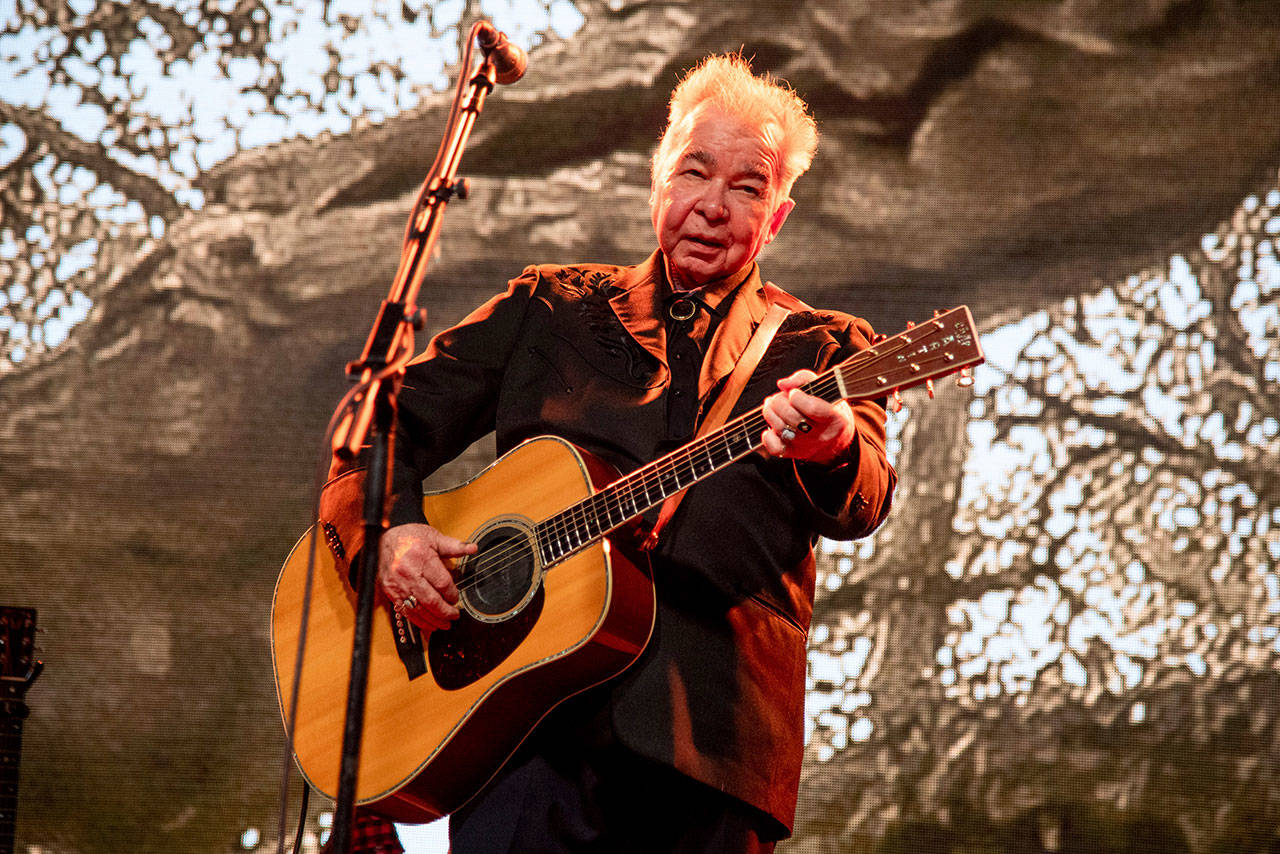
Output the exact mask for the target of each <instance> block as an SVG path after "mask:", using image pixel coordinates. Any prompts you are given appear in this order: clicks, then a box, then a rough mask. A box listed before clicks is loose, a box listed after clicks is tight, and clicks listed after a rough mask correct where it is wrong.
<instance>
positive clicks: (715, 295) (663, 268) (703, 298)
mask: <svg viewBox="0 0 1280 854" xmlns="http://www.w3.org/2000/svg"><path fill="white" fill-rule="evenodd" d="M667 263H668V262H667V257H666V255H663V256H662V263H661V264H660V265H657V270H658V272H660V273H661V279H662V281H661V288H662V293H663V302H670V301H671V300H672V299H673V298H679V297H682V296H684V297H695V298H696V299H697V300H698V301H699V302H701V303H702V304H703V305H705V306H706V307H707V308H708V309H710V310H711V311H714V312H715V313H716V314H717V315H719V316H721V317H723V316H724V311H723V310H722V309H721V308H720V305H721V303H722V302H724V299H725V297H727V296H729V295H730V294H732V293H733V292H734V291H735V290H737V289H738V286H739V285H741V284H742V283H743V282H745V281H746V280H747V279H748V278H750V277H751V274H752V273H754V272H755V269H756V262H755V261H752V262H751V263H750V264H747V265H746V266H745V267H743V268H742V269H741V270H739V271H738V272H736V273H734V274H733V275H731V276H726V277H725V278H723V279H716V280H715V281H713V282H708V283H707V284H705V285H703V286H702V287H700V288H692V289H691V290H687V291H677V290H675V288H673V287H672V286H671V277H670V276H668V275H667Z"/></svg>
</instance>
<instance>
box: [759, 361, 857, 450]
mask: <svg viewBox="0 0 1280 854" xmlns="http://www.w3.org/2000/svg"><path fill="white" fill-rule="evenodd" d="M815 377H817V374H815V373H814V372H813V371H796V372H795V373H794V374H792V375H791V376H789V377H786V378H785V379H780V380H778V388H779V389H780V390H779V391H778V392H777V393H776V394H772V395H770V396H769V397H768V399H766V400H765V402H764V420H765V421H766V422H767V423H768V424H769V428H768V429H767V430H765V431H764V435H763V442H764V450H765V453H767V454H768V455H769V456H771V457H785V458H787V459H791V460H805V461H808V462H812V463H830V462H833V461H834V460H836V459H839V458H840V457H841V456H842V455H843V454H844V453H845V452H846V451H847V450H848V449H849V445H850V444H851V443H852V442H853V441H854V439H856V438H857V435H858V428H857V426H856V425H855V424H854V420H853V408H852V407H850V406H849V401H847V400H841V401H839V402H838V403H828V402H827V401H825V400H823V399H822V398H820V397H814V396H813V395H810V394H805V393H804V392H803V391H800V386H802V385H804V384H805V383H807V382H809V381H811V380H813V379H814V378H815Z"/></svg>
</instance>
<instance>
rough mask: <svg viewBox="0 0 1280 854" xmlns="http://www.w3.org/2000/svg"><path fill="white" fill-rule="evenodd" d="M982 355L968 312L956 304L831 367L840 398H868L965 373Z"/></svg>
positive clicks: (981, 358) (971, 318) (971, 317)
mask: <svg viewBox="0 0 1280 854" xmlns="http://www.w3.org/2000/svg"><path fill="white" fill-rule="evenodd" d="M983 360H984V357H983V355H982V346H981V345H980V344H979V343H978V333H977V330H976V328H975V327H974V324H973V315H971V314H970V313H969V308H968V306H963V305H962V306H957V307H956V308H953V309H951V310H950V311H947V312H943V313H939V314H935V315H934V317H933V318H932V319H930V320H927V321H925V322H924V323H919V324H915V325H911V326H908V327H907V329H905V330H904V331H902V332H899V333H898V334H897V335H894V336H893V337H892V338H885V339H884V340H883V341H879V342H877V343H876V344H873V345H872V346H870V347H868V348H867V349H865V350H863V351H862V352H860V353H858V354H856V355H855V356H853V357H852V358H850V359H849V360H847V361H846V362H845V363H844V364H842V365H840V367H839V368H837V369H836V372H837V375H838V378H839V382H840V386H841V393H842V394H843V396H844V397H848V398H851V399H855V400H868V399H873V398H880V397H887V396H891V395H894V396H896V393H897V392H898V391H900V390H902V389H904V388H911V387H913V386H918V385H924V384H925V383H929V382H931V381H932V380H935V379H937V378H938V377H945V376H948V375H950V374H955V373H961V376H962V377H965V378H967V372H968V369H969V368H971V367H973V366H974V365H980V364H982V362H983Z"/></svg>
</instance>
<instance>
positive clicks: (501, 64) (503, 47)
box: [476, 20, 529, 85]
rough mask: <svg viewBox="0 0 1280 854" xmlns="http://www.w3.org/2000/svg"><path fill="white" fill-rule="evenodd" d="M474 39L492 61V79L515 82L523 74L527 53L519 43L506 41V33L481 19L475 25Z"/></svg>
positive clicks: (527, 60) (526, 65) (527, 64)
mask: <svg viewBox="0 0 1280 854" xmlns="http://www.w3.org/2000/svg"><path fill="white" fill-rule="evenodd" d="M476 41H477V42H479V44H480V49H481V50H483V51H484V53H485V56H487V57H488V58H489V61H490V62H492V63H493V70H494V79H495V80H497V81H498V82H499V83H502V84H504V85H505V84H507V83H515V82H516V81H517V80H519V79H520V78H521V77H523V76H524V70H525V69H526V68H527V67H528V66H529V54H527V53H525V52H524V51H523V50H522V49H521V48H520V46H519V45H514V44H512V43H511V42H509V41H507V34H506V33H504V32H501V31H499V30H498V29H497V28H496V27H494V25H493V24H491V23H489V22H488V21H483V20H482V21H480V22H479V24H478V26H477V32H476Z"/></svg>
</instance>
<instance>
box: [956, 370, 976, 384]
mask: <svg viewBox="0 0 1280 854" xmlns="http://www.w3.org/2000/svg"><path fill="white" fill-rule="evenodd" d="M956 385H958V386H960V388H968V387H969V386H971V385H973V371H972V370H970V369H969V368H961V369H960V373H958V374H956Z"/></svg>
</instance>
